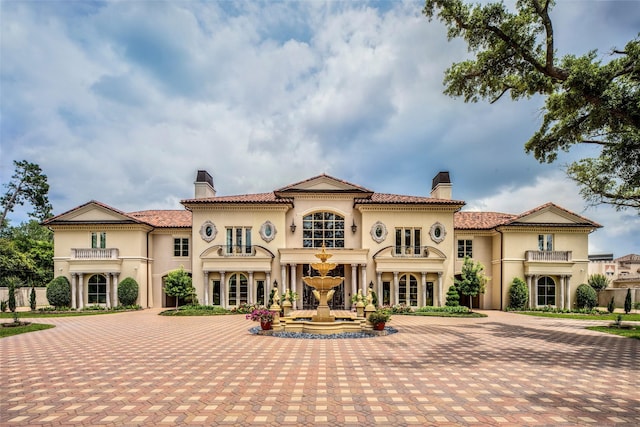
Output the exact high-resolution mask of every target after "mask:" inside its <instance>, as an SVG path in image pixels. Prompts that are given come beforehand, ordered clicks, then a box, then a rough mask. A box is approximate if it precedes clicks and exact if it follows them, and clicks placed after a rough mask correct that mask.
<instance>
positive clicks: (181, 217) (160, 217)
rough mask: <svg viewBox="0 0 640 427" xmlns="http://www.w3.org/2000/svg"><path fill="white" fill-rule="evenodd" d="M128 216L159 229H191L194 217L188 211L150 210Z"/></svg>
mask: <svg viewBox="0 0 640 427" xmlns="http://www.w3.org/2000/svg"><path fill="white" fill-rule="evenodd" d="M128 215H129V216H131V217H133V218H136V219H138V220H140V221H143V222H145V223H147V224H149V225H152V226H154V227H158V228H191V216H192V215H191V212H190V211H187V210H148V211H138V212H130V213H128Z"/></svg>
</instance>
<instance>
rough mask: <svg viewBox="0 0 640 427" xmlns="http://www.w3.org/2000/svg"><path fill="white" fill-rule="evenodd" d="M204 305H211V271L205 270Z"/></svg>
mask: <svg viewBox="0 0 640 427" xmlns="http://www.w3.org/2000/svg"><path fill="white" fill-rule="evenodd" d="M204 305H209V272H208V271H205V272H204Z"/></svg>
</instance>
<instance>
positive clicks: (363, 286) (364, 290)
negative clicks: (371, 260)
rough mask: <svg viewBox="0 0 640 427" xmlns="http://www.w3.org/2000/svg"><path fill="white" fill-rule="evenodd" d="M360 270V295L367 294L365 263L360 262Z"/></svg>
mask: <svg viewBox="0 0 640 427" xmlns="http://www.w3.org/2000/svg"><path fill="white" fill-rule="evenodd" d="M360 270H361V272H362V281H361V282H360V288H362V295H363V296H367V288H368V286H367V264H360Z"/></svg>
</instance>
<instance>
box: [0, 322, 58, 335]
mask: <svg viewBox="0 0 640 427" xmlns="http://www.w3.org/2000/svg"><path fill="white" fill-rule="evenodd" d="M53 327H55V325H45V324H43V323H32V324H30V325H26V326H11V327H4V326H2V327H0V338H4V337H9V336H11V335H18V334H25V333H27V332H34V331H41V330H43V329H49V328H53Z"/></svg>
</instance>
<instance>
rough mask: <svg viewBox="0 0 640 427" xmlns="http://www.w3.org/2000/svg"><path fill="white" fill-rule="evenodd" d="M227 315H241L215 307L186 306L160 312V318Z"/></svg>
mask: <svg viewBox="0 0 640 427" xmlns="http://www.w3.org/2000/svg"><path fill="white" fill-rule="evenodd" d="M225 314H240V313H233V312H231V311H229V310H226V309H224V308H222V307H213V306H200V307H193V306H185V307H178V310H176V309H175V308H173V309H170V310H165V311H162V312H160V316H219V315H225Z"/></svg>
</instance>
